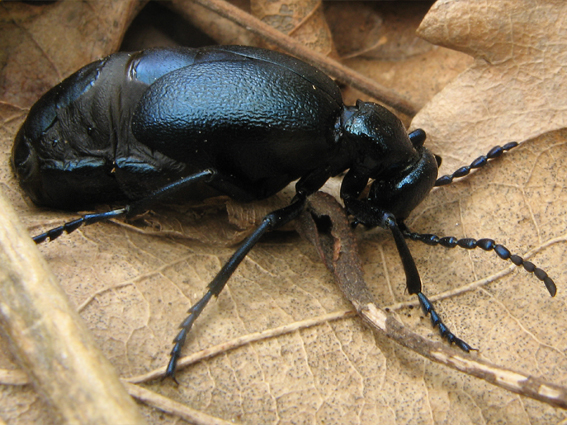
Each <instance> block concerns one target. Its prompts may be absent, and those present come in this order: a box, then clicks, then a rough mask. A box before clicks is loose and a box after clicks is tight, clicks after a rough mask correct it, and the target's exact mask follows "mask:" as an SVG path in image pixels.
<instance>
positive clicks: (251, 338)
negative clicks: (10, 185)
mask: <svg viewBox="0 0 567 425" xmlns="http://www.w3.org/2000/svg"><path fill="white" fill-rule="evenodd" d="M355 314H356V313H355V312H354V311H353V310H343V311H337V312H334V313H329V314H325V315H322V316H317V317H314V318H312V319H306V320H301V321H296V322H293V323H291V324H289V325H284V326H279V327H277V328H273V329H267V330H265V331H262V332H253V333H250V334H247V335H243V336H241V337H238V338H234V339H232V340H230V341H227V342H225V343H222V344H218V345H215V346H213V347H209V348H205V349H204V350H201V351H197V352H196V353H193V354H189V355H187V356H184V357H181V358H180V359H179V362H178V363H177V370H181V369H183V368H185V367H187V366H189V365H192V364H194V363H197V362H200V361H203V360H206V359H210V358H211V357H215V356H217V355H219V354H224V353H226V352H228V351H230V350H234V349H236V348H239V347H242V346H244V345H247V344H251V343H253V342H257V341H262V340H266V339H268V338H275V337H278V336H280V335H285V334H289V333H291V332H296V331H298V330H301V329H306V328H309V327H311V326H317V325H320V324H322V323H328V322H331V321H334V320H340V319H345V318H347V317H351V316H354V315H355ZM165 369H166V368H165V366H163V367H160V368H159V369H155V370H152V371H151V372H149V373H146V374H144V375H138V376H132V377H130V378H123V381H124V382H129V383H132V384H139V383H142V382H147V381H151V380H152V379H156V378H163V377H164V376H165ZM1 378H2V375H1V374H0V383H1V382H2V379H1ZM6 378H7V379H15V377H10V378H8V377H6Z"/></svg>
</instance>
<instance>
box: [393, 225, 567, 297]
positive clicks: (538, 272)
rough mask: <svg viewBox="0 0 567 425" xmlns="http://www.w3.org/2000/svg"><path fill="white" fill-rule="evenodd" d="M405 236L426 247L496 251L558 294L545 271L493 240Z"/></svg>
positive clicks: (552, 293) (407, 232) (409, 234)
mask: <svg viewBox="0 0 567 425" xmlns="http://www.w3.org/2000/svg"><path fill="white" fill-rule="evenodd" d="M403 234H404V236H405V237H407V238H409V239H411V240H413V241H419V242H423V243H424V244H426V245H432V246H434V245H441V246H444V247H445V248H454V247H456V246H459V247H461V248H464V249H474V248H477V247H478V248H481V249H483V250H485V251H492V250H494V252H496V255H498V256H499V257H500V258H502V259H503V260H510V261H512V263H514V264H515V265H516V266H524V269H525V270H526V271H527V272H530V273H533V274H534V275H535V276H536V277H537V278H538V279H539V280H541V281H542V282H543V283H544V284H545V287H546V288H547V290H548V291H549V293H550V294H551V296H552V297H554V296H555V294H556V293H557V287H556V286H555V283H554V282H553V280H552V279H551V278H550V277H549V276H548V275H547V273H546V272H545V271H544V270H542V269H540V268H539V267H536V266H535V264H534V263H532V262H531V261H526V260H524V259H523V258H522V257H520V256H519V255H515V254H511V253H510V251H509V250H508V248H506V247H505V246H504V245H499V244H497V243H496V242H494V241H493V240H492V239H478V240H476V239H472V238H462V239H457V238H455V237H454V236H446V237H443V238H440V237H439V236H437V235H432V234H425V233H416V232H410V231H409V230H408V229H404V230H403Z"/></svg>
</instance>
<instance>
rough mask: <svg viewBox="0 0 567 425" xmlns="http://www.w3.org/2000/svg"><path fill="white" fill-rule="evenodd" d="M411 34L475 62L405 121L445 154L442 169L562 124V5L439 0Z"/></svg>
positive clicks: (565, 86) (566, 20)
mask: <svg viewBox="0 0 567 425" xmlns="http://www.w3.org/2000/svg"><path fill="white" fill-rule="evenodd" d="M418 34H419V35H420V36H421V37H423V38H425V39H426V40H428V41H430V42H432V43H435V44H439V45H441V46H445V47H449V48H451V49H455V50H459V51H461V52H464V53H467V54H469V55H471V56H473V57H474V59H475V61H474V64H473V65H472V66H471V67H470V68H469V69H467V70H466V71H465V72H463V73H462V74H461V75H459V77H458V78H456V79H455V80H454V81H453V82H452V83H451V84H449V85H447V86H446V87H445V88H444V89H443V91H441V92H440V93H439V94H437V95H436V96H435V97H434V98H433V99H432V100H431V102H429V103H428V104H427V105H426V106H425V107H424V108H423V109H422V110H421V111H420V112H419V114H418V115H417V116H416V117H415V118H414V120H413V122H412V127H413V128H420V127H421V128H423V129H425V131H426V132H427V133H428V135H429V142H428V143H429V145H430V146H432V147H434V149H435V150H436V151H437V152H441V153H443V154H444V160H445V167H444V168H443V170H444V171H447V170H452V169H454V168H455V166H458V165H461V164H462V163H463V162H465V161H470V160H472V159H473V158H474V157H476V155H478V154H477V153H478V152H479V150H480V151H487V150H488V149H489V148H490V147H491V146H494V145H495V144H504V143H506V142H509V141H512V140H516V141H521V140H526V139H529V138H532V137H535V136H537V135H539V134H542V133H544V132H547V131H552V130H557V129H561V128H564V127H565V126H566V125H567V103H566V99H567V81H566V79H567V71H566V69H565V64H566V63H567V4H566V3H565V2H564V1H562V0H555V1H553V0H551V1H548V0H542V1H526V0H505V1H498V2H491V1H488V0H486V1H484V0H483V1H467V0H441V1H438V2H437V3H436V4H435V5H434V6H433V7H432V8H431V10H430V11H429V13H428V14H427V16H426V17H425V19H424V20H423V22H422V24H421V26H420V28H419V30H418ZM453 145H456V146H458V149H453V148H452V146H453Z"/></svg>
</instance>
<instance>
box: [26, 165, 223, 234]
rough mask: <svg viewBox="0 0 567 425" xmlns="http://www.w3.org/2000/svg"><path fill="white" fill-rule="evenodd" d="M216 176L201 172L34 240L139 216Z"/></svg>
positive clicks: (67, 224)
mask: <svg viewBox="0 0 567 425" xmlns="http://www.w3.org/2000/svg"><path fill="white" fill-rule="evenodd" d="M215 174H216V172H215V171H214V170H210V169H208V170H204V171H201V172H199V173H196V174H192V175H190V176H187V177H184V178H182V179H180V180H177V181H176V182H174V183H171V184H169V185H167V186H164V187H162V188H160V189H158V190H156V191H154V192H152V193H151V194H150V195H148V196H146V197H145V198H142V199H139V200H137V201H134V202H132V203H131V204H129V205H126V206H125V207H123V208H118V209H115V210H111V211H105V212H102V213H96V214H87V215H84V216H83V217H81V218H78V219H76V220H73V221H70V222H68V223H65V224H63V225H62V226H59V227H56V228H54V229H51V230H48V231H47V232H44V233H42V234H41V235H37V236H34V237H33V240H34V242H35V243H36V244H38V243H41V242H43V241H45V240H46V239H49V240H50V241H52V240H54V239H57V238H58V237H59V236H61V235H62V234H63V232H65V233H67V234H69V233H71V232H74V231H75V230H77V229H78V228H79V227H81V226H88V225H90V224H94V223H98V222H100V221H107V220H110V219H112V218H116V217H120V216H123V215H129V216H132V215H136V214H139V213H141V212H144V211H146V210H147V209H148V207H149V206H150V205H152V204H156V203H158V202H160V201H163V200H164V199H167V198H169V197H171V196H172V194H174V193H176V192H177V191H179V190H182V189H185V188H186V187H187V186H190V185H193V184H195V183H197V182H199V181H205V182H207V181H209V180H211V179H212V178H213V177H214V176H215Z"/></svg>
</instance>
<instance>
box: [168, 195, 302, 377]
mask: <svg viewBox="0 0 567 425" xmlns="http://www.w3.org/2000/svg"><path fill="white" fill-rule="evenodd" d="M305 200H306V196H304V195H300V194H297V195H296V197H295V198H294V201H293V202H292V203H291V204H290V205H288V206H287V207H284V208H281V209H279V210H276V211H273V212H271V213H270V214H268V215H266V216H265V217H264V219H263V220H262V224H260V226H259V227H258V228H257V229H256V230H255V231H254V233H252V234H251V235H250V236H248V238H247V239H246V240H245V241H244V243H243V244H242V245H241V246H240V247H239V248H238V249H237V250H236V252H235V253H234V254H233V255H232V257H230V259H229V260H228V261H227V262H226V263H225V265H224V266H223V267H222V269H221V270H220V271H219V273H218V274H217V275H216V277H215V278H214V279H213V281H212V282H211V283H209V286H208V288H209V289H208V291H207V293H206V294H205V295H204V296H203V297H202V298H201V299H200V300H199V301H197V302H196V303H195V304H194V305H193V306H192V307H191V308H190V309H189V311H188V313H189V316H187V318H186V319H185V320H184V321H183V323H181V325H180V326H179V327H180V328H181V331H179V333H178V334H177V336H176V337H175V339H174V340H173V343H174V344H175V345H174V346H173V349H172V350H171V358H170V360H169V364H168V365H167V369H166V372H165V377H168V376H171V377H172V378H173V379H174V380H175V376H174V375H175V368H176V366H177V360H179V356H180V355H181V349H182V348H183V345H184V344H185V340H186V338H187V334H188V333H189V331H190V330H191V327H192V326H193V323H194V322H195V320H196V319H197V317H199V315H200V314H201V312H202V311H203V309H204V308H205V306H206V305H207V304H208V302H209V301H210V299H211V298H212V297H213V295H214V296H218V295H219V294H220V292H221V291H222V290H223V289H224V287H225V285H226V282H227V281H228V279H229V278H230V276H232V274H233V273H234V271H235V270H236V268H237V267H238V265H239V264H240V263H241V262H242V260H244V257H246V255H247V254H248V253H249V252H250V250H251V249H252V248H253V247H254V245H256V243H257V242H258V240H260V238H261V237H262V235H264V233H266V232H267V231H269V230H273V229H276V228H278V227H280V226H283V225H284V224H286V223H288V222H290V221H291V220H293V219H294V218H296V217H297V216H298V215H299V214H301V212H302V211H303V209H304V208H305Z"/></svg>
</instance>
